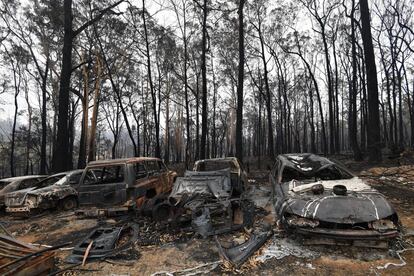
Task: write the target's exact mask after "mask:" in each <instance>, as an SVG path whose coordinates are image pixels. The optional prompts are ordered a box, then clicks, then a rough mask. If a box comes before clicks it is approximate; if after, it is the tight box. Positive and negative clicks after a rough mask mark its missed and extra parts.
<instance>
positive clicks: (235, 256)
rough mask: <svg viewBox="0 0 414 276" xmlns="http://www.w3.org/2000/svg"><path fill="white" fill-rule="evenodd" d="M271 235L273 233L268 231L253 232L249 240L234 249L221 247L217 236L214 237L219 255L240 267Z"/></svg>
mask: <svg viewBox="0 0 414 276" xmlns="http://www.w3.org/2000/svg"><path fill="white" fill-rule="evenodd" d="M272 235H273V231H272V230H270V229H268V230H264V231H260V232H255V233H253V234H252V235H251V236H250V239H248V240H247V241H245V242H244V243H242V244H239V245H237V246H235V247H231V248H224V247H222V246H221V244H220V242H219V240H218V239H217V236H216V237H215V239H216V243H217V247H218V249H219V252H220V255H221V256H223V257H224V258H225V259H226V260H227V261H229V262H230V263H232V264H233V265H234V266H236V267H240V266H241V265H242V264H243V263H244V262H245V261H247V259H248V258H249V257H250V256H252V255H253V253H254V252H256V251H257V250H259V249H260V247H262V245H263V244H264V243H265V242H266V241H267V240H268V239H269V238H270V237H271V236H272Z"/></svg>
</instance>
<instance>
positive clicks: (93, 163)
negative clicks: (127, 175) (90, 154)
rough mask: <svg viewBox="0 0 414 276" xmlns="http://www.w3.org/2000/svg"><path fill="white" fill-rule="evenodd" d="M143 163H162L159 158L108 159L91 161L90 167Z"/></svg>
mask: <svg viewBox="0 0 414 276" xmlns="http://www.w3.org/2000/svg"><path fill="white" fill-rule="evenodd" d="M142 161H162V160H161V159H160V158H157V157H131V158H119V159H106V160H96V161H91V162H89V164H88V167H94V166H101V165H121V164H128V163H138V162H142Z"/></svg>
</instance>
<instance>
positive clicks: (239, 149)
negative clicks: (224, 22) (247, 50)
mask: <svg viewBox="0 0 414 276" xmlns="http://www.w3.org/2000/svg"><path fill="white" fill-rule="evenodd" d="M244 3H245V0H239V6H238V11H237V13H238V16H239V26H238V27H239V68H238V73H239V74H238V81H237V119H236V157H237V158H238V159H239V160H240V161H243V82H244V23H243V7H244Z"/></svg>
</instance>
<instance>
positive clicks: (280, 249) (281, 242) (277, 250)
mask: <svg viewBox="0 0 414 276" xmlns="http://www.w3.org/2000/svg"><path fill="white" fill-rule="evenodd" d="M319 255H320V254H319V253H318V252H315V251H312V250H309V249H307V248H304V247H303V246H301V245H299V244H296V243H294V242H293V241H291V240H289V239H280V238H274V239H273V241H272V243H271V244H270V245H269V246H268V247H267V248H265V249H264V250H263V253H262V254H261V255H260V256H258V257H257V258H256V260H258V261H261V262H265V261H267V260H269V259H271V258H276V259H278V260H280V259H283V258H285V257H287V256H295V257H298V258H311V259H314V258H317V257H319Z"/></svg>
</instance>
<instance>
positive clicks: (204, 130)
mask: <svg viewBox="0 0 414 276" xmlns="http://www.w3.org/2000/svg"><path fill="white" fill-rule="evenodd" d="M207 15H208V10H207V0H204V1H203V24H202V32H203V36H202V42H201V44H202V45H201V47H202V49H201V79H202V99H201V102H202V110H201V141H200V159H205V158H206V144H207V116H208V115H207V65H206V53H207Z"/></svg>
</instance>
